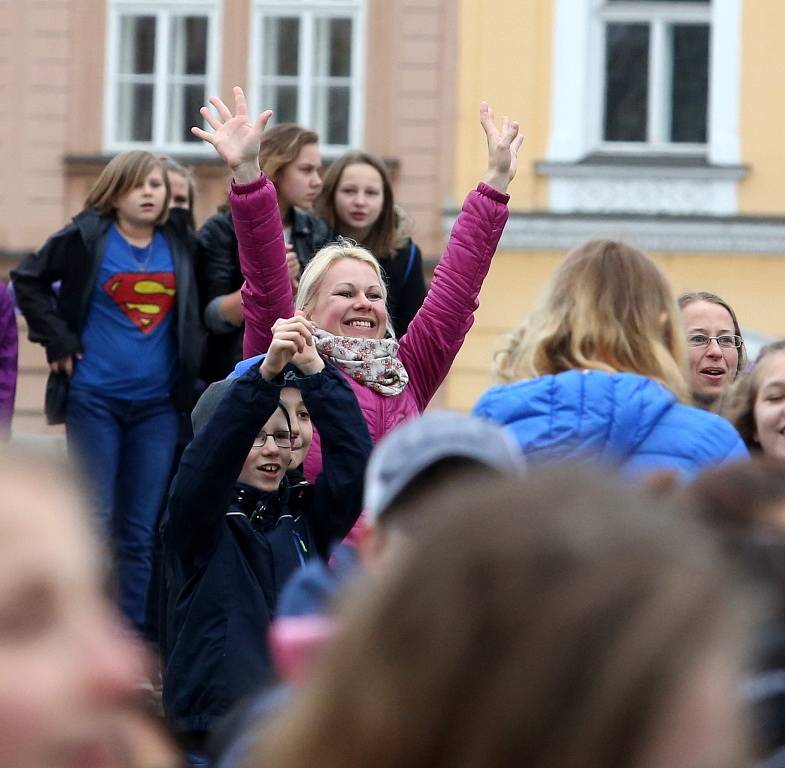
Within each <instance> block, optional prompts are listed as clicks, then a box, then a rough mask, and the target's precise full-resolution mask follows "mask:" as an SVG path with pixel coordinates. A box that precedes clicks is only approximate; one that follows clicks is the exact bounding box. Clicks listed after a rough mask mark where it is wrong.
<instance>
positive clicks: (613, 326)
mask: <svg viewBox="0 0 785 768" xmlns="http://www.w3.org/2000/svg"><path fill="white" fill-rule="evenodd" d="M686 357H687V355H686V343H685V341H684V332H683V330H682V325H681V320H680V316H679V311H678V308H677V305H676V302H675V300H674V298H673V294H672V292H671V290H670V286H669V285H668V282H667V280H666V279H665V276H664V275H663V273H662V271H661V270H660V268H659V267H658V266H657V265H656V264H655V263H654V261H653V260H652V259H651V258H650V257H649V256H647V255H646V254H644V253H643V252H641V251H639V250H638V249H637V248H633V247H632V246H630V245H627V244H625V243H621V242H616V241H612V240H593V241H591V242H588V243H585V244H584V245H581V246H579V247H578V248H576V249H574V250H573V251H571V252H570V253H568V254H567V256H566V257H565V258H564V260H563V261H562V263H561V264H560V265H559V267H558V269H557V270H556V272H555V273H554V275H553V277H552V279H551V282H550V285H549V288H548V289H547V291H546V293H545V296H544V297H543V299H542V300H541V302H540V304H539V305H538V307H537V308H536V309H535V310H534V311H533V312H532V314H531V315H530V316H529V319H528V320H527V321H526V322H525V323H524V324H523V325H522V326H521V327H520V328H518V329H517V330H516V331H514V332H513V333H512V334H510V336H509V337H508V338H507V344H506V346H505V347H504V348H503V349H502V350H501V351H500V352H499V353H498V354H497V356H496V359H495V361H494V372H495V374H496V376H497V378H498V379H499V380H500V381H503V382H511V381H516V380H518V379H530V378H535V377H537V376H543V375H545V374H555V373H562V372H563V371H569V370H575V369H579V370H580V369H593V370H600V371H607V372H609V373H615V372H621V371H628V372H632V373H638V374H640V375H642V376H646V377H648V378H651V379H655V380H657V381H659V382H660V383H662V384H664V385H665V386H666V387H668V388H669V389H670V390H671V391H672V392H673V393H674V394H675V395H676V396H677V397H678V398H679V399H681V400H682V401H684V402H688V401H689V388H688V386H687V381H686V376H685V371H686Z"/></svg>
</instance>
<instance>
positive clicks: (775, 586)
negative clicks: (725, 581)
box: [688, 455, 785, 768]
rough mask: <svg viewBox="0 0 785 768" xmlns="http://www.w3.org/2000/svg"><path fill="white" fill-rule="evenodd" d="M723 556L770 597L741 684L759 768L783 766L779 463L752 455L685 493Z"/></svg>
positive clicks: (783, 474) (784, 607)
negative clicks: (715, 535) (718, 538)
mask: <svg viewBox="0 0 785 768" xmlns="http://www.w3.org/2000/svg"><path fill="white" fill-rule="evenodd" d="M688 495H689V497H690V499H691V500H692V501H693V502H694V503H695V504H696V506H697V508H698V510H699V512H700V513H701V515H702V517H703V518H704V519H705V520H706V521H707V522H708V523H709V524H710V525H711V526H712V527H713V528H714V529H715V530H716V531H717V532H718V533H719V534H720V536H721V540H722V541H723V543H724V544H725V546H726V547H727V549H728V550H729V552H730V553H731V554H732V555H733V556H735V557H736V558H738V560H739V562H740V564H741V565H742V567H743V568H745V569H746V571H747V572H748V573H749V575H750V576H751V577H752V578H753V579H754V581H755V584H756V585H757V586H758V587H759V588H760V589H761V590H765V591H767V592H768V593H769V594H770V597H771V601H772V606H773V615H772V616H771V617H770V620H769V622H768V623H767V625H766V626H764V627H763V632H762V633H761V637H760V639H759V641H758V647H757V656H756V660H755V665H754V669H753V672H752V673H751V674H750V676H749V678H748V680H747V682H746V683H745V685H744V688H743V691H744V695H745V697H746V699H747V700H748V701H749V702H750V704H751V705H752V706H753V716H754V717H753V724H754V725H755V736H756V738H755V747H756V754H757V757H758V761H759V763H758V764H759V765H760V766H766V767H767V768H776V767H777V766H785V461H783V460H782V459H778V458H774V457H772V456H764V455H758V456H754V457H753V460H752V461H745V462H741V463H739V464H735V465H732V466H729V467H719V468H716V469H712V470H709V471H706V472H703V473H702V474H700V475H699V476H698V477H697V478H696V479H695V482H694V483H693V484H692V485H691V486H690V488H689V489H688Z"/></svg>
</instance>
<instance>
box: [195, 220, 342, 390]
mask: <svg viewBox="0 0 785 768" xmlns="http://www.w3.org/2000/svg"><path fill="white" fill-rule="evenodd" d="M198 238H199V256H198V259H197V263H198V270H199V285H200V294H201V300H202V312H204V309H205V307H206V306H207V305H208V304H209V303H210V302H211V301H212V300H213V299H215V298H217V297H218V296H225V295H226V294H228V293H234V291H236V290H238V289H239V288H240V287H241V286H242V284H243V275H242V272H241V271H240V257H239V255H238V252H237V237H236V236H235V234H234V225H233V224H232V213H231V211H230V210H228V209H226V210H223V211H219V212H218V213H216V214H213V215H212V216H211V217H210V218H209V219H207V221H206V222H205V223H204V224H203V225H202V228H201V229H200V230H199V234H198ZM332 239H333V233H332V230H331V229H330V227H329V226H328V225H327V223H326V222H325V221H324V220H322V219H320V218H319V217H318V216H315V215H314V214H312V213H307V212H306V211H303V210H301V209H300V208H293V209H292V234H291V240H292V245H293V246H294V250H295V252H296V253H297V258H298V259H299V260H300V264H301V265H302V266H305V265H306V264H307V263H308V262H309V261H310V260H311V259H312V258H313V255H314V254H315V253H316V252H317V251H318V250H319V249H320V248H322V247H324V246H325V245H327V243H329V242H330V241H331V240H332ZM242 359H243V329H242V328H238V329H237V330H234V331H229V332H228V333H222V334H212V333H211V334H210V335H209V337H208V351H207V359H206V361H205V367H204V372H203V378H204V380H205V381H206V382H208V383H210V382H213V381H218V380H219V379H223V378H224V377H225V376H227V375H228V374H229V373H230V372H231V371H232V369H233V368H234V366H235V365H236V364H237V363H239V362H240V360H242Z"/></svg>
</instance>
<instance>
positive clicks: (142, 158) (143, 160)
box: [84, 149, 171, 226]
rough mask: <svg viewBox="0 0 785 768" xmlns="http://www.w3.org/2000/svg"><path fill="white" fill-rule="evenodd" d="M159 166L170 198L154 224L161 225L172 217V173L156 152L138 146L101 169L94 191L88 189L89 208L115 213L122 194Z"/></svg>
mask: <svg viewBox="0 0 785 768" xmlns="http://www.w3.org/2000/svg"><path fill="white" fill-rule="evenodd" d="M156 168H158V169H159V170H160V171H161V176H162V177H163V181H164V187H165V188H166V199H165V200H164V204H163V207H162V209H161V212H160V213H159V214H158V218H156V220H155V222H154V224H155V226H159V225H161V224H163V223H164V222H166V220H167V218H168V217H169V195H171V190H170V188H169V177H168V176H167V175H166V172H165V171H164V167H163V162H162V161H161V159H160V158H159V157H156V156H155V155H154V154H152V152H145V151H144V150H141V149H134V150H131V151H130V152H121V153H120V154H119V155H115V156H114V157H113V158H112V159H111V160H110V161H109V162H108V163H107V164H106V166H105V167H104V169H103V170H102V171H101V174H100V176H99V177H98V179H96V182H95V184H93V186H92V188H91V189H90V191H89V192H88V193H87V199H86V200H85V203H84V207H85V208H95V209H96V210H97V211H98V212H99V213H100V214H101V215H102V216H108V215H110V214H111V215H114V211H115V207H116V205H117V200H118V198H120V197H122V196H123V195H124V194H126V192H129V191H130V190H132V189H133V188H134V187H136V186H138V185H139V184H142V183H144V180H145V179H146V178H147V177H148V176H149V175H150V173H151V172H152V171H153V170H155V169H156Z"/></svg>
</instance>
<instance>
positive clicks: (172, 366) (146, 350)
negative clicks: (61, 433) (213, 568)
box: [12, 151, 202, 629]
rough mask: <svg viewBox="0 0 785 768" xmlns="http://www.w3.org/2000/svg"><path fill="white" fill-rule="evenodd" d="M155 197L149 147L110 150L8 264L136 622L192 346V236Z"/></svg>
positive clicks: (57, 414) (184, 402) (185, 405)
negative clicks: (78, 195)
mask: <svg viewBox="0 0 785 768" xmlns="http://www.w3.org/2000/svg"><path fill="white" fill-rule="evenodd" d="M168 197H169V186H168V181H167V179H166V175H165V173H164V170H163V167H162V164H161V161H160V160H159V159H158V158H157V157H155V156H154V155H152V154H150V153H149V152H142V151H133V152H124V153H122V154H120V155H117V156H116V157H115V158H114V159H113V160H112V161H111V162H110V163H109V164H108V165H107V166H106V168H104V170H103V172H102V173H101V175H100V176H99V178H98V180H97V181H96V183H95V184H94V186H93V188H92V189H91V191H90V193H89V194H88V196H87V200H86V201H85V209H84V210H83V211H82V212H81V213H80V214H79V215H78V216H76V217H75V218H74V220H73V222H72V223H71V224H69V225H68V226H66V227H65V228H63V229H62V230H60V231H59V232H57V233H56V234H54V235H53V236H52V237H51V238H50V239H49V240H48V241H47V242H46V243H45V244H44V246H43V247H42V248H41V250H39V251H38V252H37V253H35V254H33V255H31V256H29V257H28V258H27V259H25V260H24V261H23V262H22V264H21V265H20V266H19V268H18V269H16V270H14V272H13V273H12V277H13V280H14V286H15V290H16V298H17V302H18V304H19V307H20V308H21V310H22V312H23V313H24V315H25V318H26V320H27V324H28V327H29V332H30V340H31V341H34V342H38V343H39V344H42V345H43V346H44V347H45V348H46V356H47V360H48V361H49V367H50V369H51V374H50V379H49V382H48V384H47V403H46V405H47V418H48V419H49V422H50V423H61V422H62V421H65V425H66V436H67V439H68V447H69V452H70V453H71V454H72V455H73V456H75V457H76V458H77V459H78V460H79V462H80V463H81V465H82V469H83V471H84V473H85V476H86V477H87V478H88V479H89V480H90V482H91V486H92V492H93V494H94V497H95V498H94V501H95V506H96V509H97V512H98V515H99V519H100V522H101V524H102V526H103V529H104V532H105V535H106V537H107V539H109V540H110V541H111V542H112V544H113V545H114V548H115V551H116V558H117V559H116V567H117V580H118V589H119V602H120V606H121V608H122V609H123V611H124V612H125V613H126V615H127V616H128V617H129V619H130V620H131V621H132V622H133V623H134V624H135V625H136V626H137V627H139V628H140V629H141V628H143V626H144V616H145V602H146V594H147V587H148V583H149V581H150V573H151V567H152V566H151V560H152V551H153V541H154V532H155V526H156V521H157V517H158V512H159V509H160V507H161V503H162V501H163V497H164V493H165V491H166V486H167V483H168V479H169V472H170V469H171V464H172V459H173V454H174V449H175V444H176V440H177V430H178V408H179V409H190V406H191V405H192V393H193V387H194V380H195V377H196V373H197V371H198V369H199V365H200V362H201V352H202V348H201V347H202V344H201V342H202V331H201V324H200V321H199V316H198V299H197V292H196V283H195V280H194V275H193V267H192V264H193V254H194V253H195V250H196V241H195V238H194V237H193V236H192V235H191V234H190V233H189V230H188V227H187V223H186V221H185V217H184V216H181V215H180V214H183V213H184V212H182V211H174V212H172V213H171V215H170V214H169V210H168ZM58 280H60V281H62V285H61V288H60V292H59V295H58V296H55V295H54V294H53V292H52V289H51V285H52V283H54V282H55V281H58Z"/></svg>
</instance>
